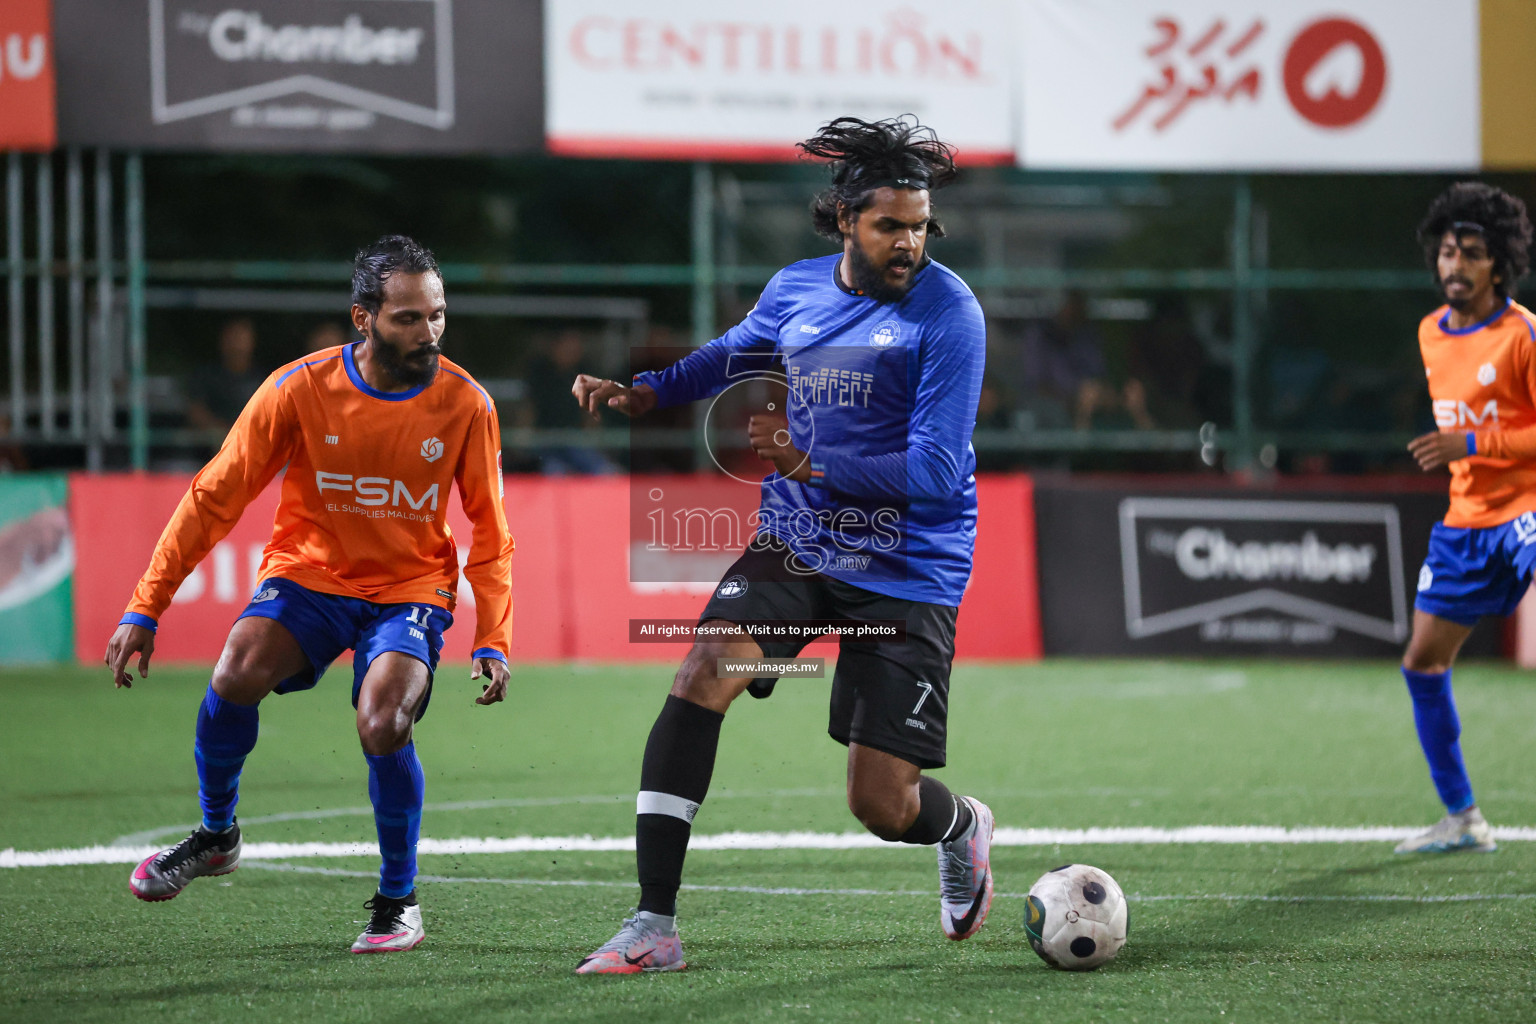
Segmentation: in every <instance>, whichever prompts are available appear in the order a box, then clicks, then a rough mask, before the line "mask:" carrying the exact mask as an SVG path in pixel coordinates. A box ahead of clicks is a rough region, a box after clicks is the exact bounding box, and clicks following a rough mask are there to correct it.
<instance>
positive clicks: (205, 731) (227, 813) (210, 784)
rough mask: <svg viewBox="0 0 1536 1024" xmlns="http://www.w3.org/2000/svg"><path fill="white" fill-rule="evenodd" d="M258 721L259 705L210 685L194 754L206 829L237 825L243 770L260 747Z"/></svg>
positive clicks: (199, 712)
mask: <svg viewBox="0 0 1536 1024" xmlns="http://www.w3.org/2000/svg"><path fill="white" fill-rule="evenodd" d="M256 723H257V711H256V707H255V705H251V706H250V707H247V706H245V705H244V704H233V703H231V702H229V701H227V700H225V699H224V698H223V697H220V696H219V695H218V694H217V693H214V692H213V684H212V683H209V684H208V692H207V693H206V694H204V695H203V703H202V705H201V706H200V707H199V708H198V709H197V742H196V743H194V744H193V745H192V756H193V758H194V759H195V760H196V761H197V796H198V799H199V800H201V801H202V804H203V828H205V829H208V830H209V831H210V832H222V831H224V830H225V829H227V828H229V826H230V825H232V824H234V821H235V804H236V803H237V802H238V801H239V800H240V769H242V768H244V767H245V756H246V755H247V754H249V753H250V752H251V751H252V750H254V749H255V748H256Z"/></svg>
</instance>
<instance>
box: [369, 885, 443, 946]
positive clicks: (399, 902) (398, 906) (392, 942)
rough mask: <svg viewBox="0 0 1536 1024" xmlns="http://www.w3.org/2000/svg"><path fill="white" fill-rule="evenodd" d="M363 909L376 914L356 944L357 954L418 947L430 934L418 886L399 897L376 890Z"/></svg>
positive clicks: (370, 919)
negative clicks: (393, 897)
mask: <svg viewBox="0 0 1536 1024" xmlns="http://www.w3.org/2000/svg"><path fill="white" fill-rule="evenodd" d="M363 909H364V910H371V911H373V916H372V917H371V918H369V920H368V927H367V929H365V930H364V931H363V934H361V935H359V936H358V937H357V941H356V942H354V943H352V952H354V953H402V952H404V951H405V950H407V949H415V948H416V947H417V946H419V945H420V944H421V940H422V939H424V938H426V937H427V931H426V929H425V928H423V927H422V926H421V907H420V906H419V905H418V904H417V903H416V890H415V889H412V890H411V892H410V895H408V896H402V897H400V898H399V899H392V898H390V897H388V896H385V895H383V894H381V893H374V894H373V899H371V900H369V901H368V902H367V903H364V904H363Z"/></svg>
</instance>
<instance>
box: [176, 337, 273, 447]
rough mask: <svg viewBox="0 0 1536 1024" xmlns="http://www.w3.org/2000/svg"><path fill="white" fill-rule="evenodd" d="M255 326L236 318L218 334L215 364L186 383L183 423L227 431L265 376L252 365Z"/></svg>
mask: <svg viewBox="0 0 1536 1024" xmlns="http://www.w3.org/2000/svg"><path fill="white" fill-rule="evenodd" d="M255 356H256V325H255V324H253V323H251V321H250V319H249V318H248V317H237V318H236V319H234V320H231V321H229V322H228V323H226V324H225V325H224V328H223V329H222V330H221V331H219V361H218V362H217V363H214V364H210V365H207V366H200V367H198V368H197V369H196V370H194V371H192V376H191V378H190V379H189V380H188V382H187V423H188V424H189V425H190V426H192V427H195V428H197V429H198V430H209V431H212V430H217V431H218V432H219V433H220V434H226V433H228V432H229V428H230V426H231V425H232V424H233V423H234V422H235V420H236V418H237V417H239V415H240V410H241V409H244V408H245V403H246V402H248V401H250V398H251V396H252V395H254V394H255V393H256V389H257V388H259V387H261V381H262V378H263V377H264V376H265V374H263V373H262V372H261V371H259V370H257V369H256V368H255V365H254V359H255Z"/></svg>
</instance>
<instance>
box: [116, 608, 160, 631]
mask: <svg viewBox="0 0 1536 1024" xmlns="http://www.w3.org/2000/svg"><path fill="white" fill-rule="evenodd" d="M117 624H118V625H119V626H143V627H144V628H145V629H147V630H149V631H150V632H151V633H154V632H157V631H158V630H159V629H160V624H159V623H158V622H156V621H155V620H154V619H152V618H150V617H149V616H148V615H141V614H139V613H138V612H128V613H127V614H125V615H124V616H123V617H122V618H121V619H119V620H118V621H117Z"/></svg>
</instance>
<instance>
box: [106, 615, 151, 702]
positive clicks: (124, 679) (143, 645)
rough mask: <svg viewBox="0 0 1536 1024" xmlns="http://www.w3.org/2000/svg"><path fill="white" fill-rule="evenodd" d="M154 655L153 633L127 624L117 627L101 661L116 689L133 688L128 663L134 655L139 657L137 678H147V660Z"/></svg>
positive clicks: (131, 674) (141, 627)
mask: <svg viewBox="0 0 1536 1024" xmlns="http://www.w3.org/2000/svg"><path fill="white" fill-rule="evenodd" d="M154 653H155V634H154V633H153V632H151V631H150V630H147V629H145V628H144V627H143V626H135V625H133V624H132V623H127V622H125V623H123V624H122V625H121V626H118V627H117V631H116V632H114V633H113V634H112V639H111V641H110V642H109V643H108V644H107V654H106V657H105V658H103V659H102V661H103V662H105V663H106V666H107V667H108V668H109V669H111V670H112V685H113V686H115V687H117V688H118V689H122V688H123V687H125V686H126V687H132V686H133V673H131V672H129V671H128V662H129V661H131V660H132V658H133V656H134V655H135V654H137V655H138V656H139V678H141V679H145V678H148V676H149V659H150V656H151V655H153V654H154Z"/></svg>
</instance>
